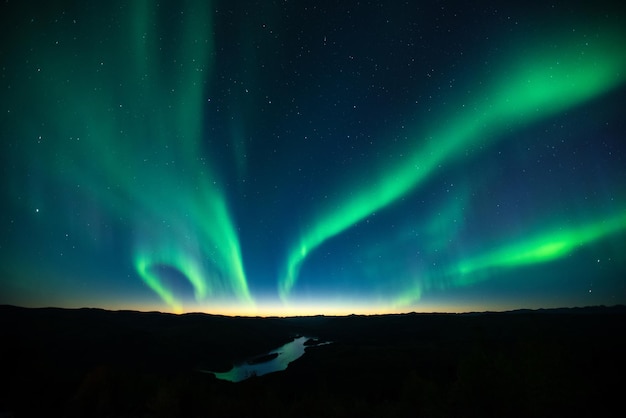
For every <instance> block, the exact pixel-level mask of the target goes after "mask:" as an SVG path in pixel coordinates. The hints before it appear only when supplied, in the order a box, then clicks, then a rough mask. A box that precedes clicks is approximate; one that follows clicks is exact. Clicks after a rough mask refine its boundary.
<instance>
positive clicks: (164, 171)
mask: <svg viewBox="0 0 626 418" xmlns="http://www.w3.org/2000/svg"><path fill="white" fill-rule="evenodd" d="M120 10H121V11H120ZM181 10H184V14H180V16H176V17H175V18H174V17H172V18H168V19H167V20H163V16H159V15H160V14H162V13H163V11H161V10H160V9H159V7H157V5H156V4H155V3H153V2H150V1H138V2H132V5H131V6H130V10H129V11H128V10H127V9H126V8H123V7H122V8H120V9H119V10H118V12H119V13H120V15H119V16H114V17H111V19H114V20H115V21H116V22H119V26H116V27H115V28H111V27H109V26H107V25H106V23H102V22H106V21H107V20H106V19H102V18H101V17H99V16H98V17H94V20H93V22H89V23H88V25H90V26H92V27H93V29H92V30H91V31H90V32H89V33H93V34H97V35H94V37H95V38H96V39H94V38H87V39H84V40H82V42H85V46H84V49H85V50H86V51H89V53H85V54H81V55H78V54H76V53H75V48H76V45H75V44H72V43H71V42H70V41H69V38H68V41H67V42H59V43H58V47H57V48H56V49H54V50H52V49H50V50H49V51H48V50H46V51H43V52H42V53H41V54H42V57H43V58H42V61H43V62H45V63H46V66H44V71H42V73H44V74H45V77H44V76H42V77H41V78H39V79H36V80H34V81H33V83H32V87H31V88H32V90H29V91H28V94H29V96H28V97H32V98H33V100H32V102H33V103H35V104H37V106H38V107H37V106H36V108H37V109H39V108H40V109H41V110H40V112H41V115H43V116H41V117H42V118H43V120H45V121H46V123H45V125H46V126H50V127H51V128H50V131H51V133H50V134H48V135H45V136H46V137H47V138H46V139H47V142H46V143H44V146H49V147H50V149H49V153H48V155H50V157H51V158H50V161H47V162H46V163H47V164H46V165H47V167H48V170H49V172H50V173H51V176H53V177H54V178H56V179H57V180H58V181H59V182H60V183H61V184H63V185H64V186H66V187H67V188H68V189H69V188H71V187H73V186H74V185H76V184H77V183H79V184H80V186H81V187H80V191H79V192H78V193H79V196H81V197H83V198H85V199H88V200H93V201H97V202H98V207H99V208H103V211H104V212H107V213H108V214H109V215H112V217H113V218H118V219H121V220H123V222H128V223H129V224H130V225H129V227H130V229H132V231H133V236H134V248H133V254H132V262H133V264H134V266H135V270H136V272H137V274H138V276H139V277H140V278H141V279H142V280H143V281H144V282H145V284H146V285H147V286H148V288H150V289H151V290H152V291H154V292H155V293H156V294H157V295H158V296H159V297H160V298H161V299H162V300H163V302H165V303H166V304H167V305H168V306H170V307H171V308H172V309H173V310H175V311H180V310H182V309H183V306H184V302H185V301H184V300H179V299H178V298H177V296H176V295H175V294H174V293H173V291H172V289H168V288H167V286H166V284H165V283H164V282H163V281H162V280H160V278H159V277H158V274H157V270H156V269H155V268H154V267H155V266H159V265H167V266H170V267H172V268H174V269H176V270H178V271H179V272H180V273H181V275H182V276H183V277H185V278H186V280H188V281H189V283H190V284H191V285H192V287H193V289H194V296H195V299H196V301H197V302H207V303H210V302H212V301H214V300H216V299H219V300H220V301H224V300H229V299H230V298H232V299H236V300H237V301H238V302H240V303H243V304H252V303H253V302H252V298H251V295H250V292H249V289H248V284H247V280H246V275H245V272H244V268H243V261H242V256H241V251H240V245H239V240H238V236H237V232H236V227H235V225H234V222H233V220H232V219H231V215H230V212H229V208H228V205H227V203H226V201H225V198H224V195H223V192H222V189H221V187H220V182H219V181H218V180H219V179H218V178H217V177H216V175H215V173H214V172H213V170H212V168H211V167H210V164H209V163H210V161H207V160H206V159H204V158H202V156H203V155H205V150H203V149H202V146H201V143H202V142H204V141H203V135H204V126H203V106H204V103H205V92H206V81H207V80H208V79H209V77H210V76H211V69H212V63H211V55H212V49H213V43H212V22H211V15H212V8H211V5H210V3H208V2H203V1H196V2H187V3H185V6H184V7H183V9H181ZM164 33H165V34H170V35H172V36H174V37H175V39H168V40H167V42H166V41H164V40H163V38H164V35H163V34H164ZM62 35H63V34H62ZM67 36H68V37H69V36H71V34H69V35H67ZM65 45H67V46H65ZM87 45H88V46H87ZM46 54H49V56H48V57H47V59H46ZM42 92H43V93H42ZM42 125H44V124H42ZM34 134H36V133H34ZM68 138H69V139H68ZM94 167H97V169H94Z"/></svg>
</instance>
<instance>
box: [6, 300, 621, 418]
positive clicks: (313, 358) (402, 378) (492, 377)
mask: <svg viewBox="0 0 626 418" xmlns="http://www.w3.org/2000/svg"><path fill="white" fill-rule="evenodd" d="M625 320H626V307H624V306H617V307H590V308H576V309H549V310H518V311H511V312H504V313H494V312H485V313H471V314H415V313H412V314H404V315H377V316H359V315H351V316H345V317H327V316H315V317H294V318H244V317H225V316H216V315H207V314H186V315H171V314H162V313H157V312H132V311H116V312H111V311H105V310H100V309H56V308H46V309H26V308H19V307H13V306H0V327H1V330H2V343H1V344H0V350H1V351H0V370H1V371H2V377H3V389H2V392H1V394H0V416H2V414H5V415H8V416H10V415H11V414H12V415H14V416H44V415H45V416H59V415H60V416H146V417H148V416H185V417H187V416H220V417H224V416H272V417H280V416H330V417H332V416H359V417H367V416H387V417H391V416H443V417H445V416H481V417H482V416H507V417H510V416H563V415H577V416H580V415H581V414H583V415H584V414H587V415H602V414H603V413H608V412H609V411H610V410H611V408H613V407H615V406H618V405H619V402H620V401H621V396H622V393H621V392H622V389H623V385H621V384H620V383H618V384H614V383H612V382H613V381H614V380H615V379H619V380H621V379H622V378H623V374H624V371H625V370H626V368H625V365H626V361H625V359H624V354H623V353H624V352H626V336H625V335H624V331H623V330H624V325H625V324H626V321H625ZM295 335H307V336H311V337H317V338H319V339H321V340H326V341H332V344H328V345H323V346H319V347H312V348H307V353H306V354H305V355H304V356H303V357H302V358H300V359H299V360H297V361H295V362H294V363H292V364H291V365H290V366H289V367H288V369H287V370H286V371H284V372H278V373H272V374H269V375H266V376H262V377H256V378H252V379H249V380H247V381H244V382H241V383H236V384H235V383H230V382H224V381H220V380H217V379H215V378H214V377H213V376H212V375H210V374H203V373H199V372H198V371H197V370H198V369H199V368H202V369H211V370H216V371H217V370H224V371H225V370H227V369H229V368H230V366H231V365H232V364H233V363H235V362H240V361H243V360H245V359H250V358H252V357H254V356H262V355H263V354H265V353H267V351H269V350H271V349H273V348H275V347H278V346H280V345H282V344H284V343H285V342H287V341H289V340H291V339H292V338H293V336H295Z"/></svg>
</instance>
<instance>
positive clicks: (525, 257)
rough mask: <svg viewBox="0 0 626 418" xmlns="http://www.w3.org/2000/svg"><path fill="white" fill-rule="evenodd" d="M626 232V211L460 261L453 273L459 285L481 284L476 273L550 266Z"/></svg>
mask: <svg viewBox="0 0 626 418" xmlns="http://www.w3.org/2000/svg"><path fill="white" fill-rule="evenodd" d="M623 230H626V211H624V212H623V213H621V214H619V215H617V216H614V217H611V218H606V219H603V220H602V221H598V222H595V223H590V224H587V225H584V226H581V227H578V228H569V229H561V230H556V231H554V232H549V233H544V234H541V235H539V236H537V237H535V238H532V239H527V240H525V241H522V242H520V243H517V244H513V245H509V246H505V247H503V248H500V249H497V250H495V251H492V252H491V253H488V254H485V255H482V256H479V257H475V258H472V259H469V260H465V261H462V262H460V263H459V264H458V265H457V266H456V268H455V270H453V271H452V272H451V273H450V274H451V275H452V276H453V277H456V280H455V282H456V284H457V285H467V284H472V283H474V282H477V281H480V277H479V276H480V275H474V273H477V272H480V271H483V270H486V269H491V268H514V267H519V266H524V265H530V264H538V263H547V262H550V261H553V260H556V259H559V258H562V257H564V256H566V255H568V254H570V253H572V252H573V251H576V250H577V249H578V248H580V247H582V246H584V245H587V244H590V243H592V242H594V241H598V240H600V239H602V238H605V237H607V236H609V235H612V234H615V233H618V232H620V231H623Z"/></svg>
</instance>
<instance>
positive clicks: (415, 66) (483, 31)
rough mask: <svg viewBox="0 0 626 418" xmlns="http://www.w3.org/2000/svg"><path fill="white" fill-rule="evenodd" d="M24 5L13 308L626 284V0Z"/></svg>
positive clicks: (208, 306) (19, 40) (7, 35)
mask: <svg viewBox="0 0 626 418" xmlns="http://www.w3.org/2000/svg"><path fill="white" fill-rule="evenodd" d="M39 6H40V5H37V4H36V3H33V4H29V2H25V3H23V4H22V3H21V4H8V3H7V4H4V5H3V6H2V10H1V12H2V13H1V15H2V23H3V27H4V28H5V29H4V36H3V38H4V39H3V46H2V50H1V51H2V54H1V55H0V60H1V64H2V66H1V69H2V73H1V76H2V77H1V78H0V82H1V83H2V84H1V86H0V87H1V88H2V89H3V93H2V98H1V99H0V104H1V105H2V109H0V110H1V115H2V116H0V134H1V137H2V147H3V150H2V151H3V152H2V169H3V176H2V186H3V187H2V192H1V193H2V201H3V208H5V209H4V210H3V213H2V215H0V221H1V222H2V231H3V234H2V238H1V239H0V256H1V257H2V263H1V265H2V268H1V270H0V273H1V276H0V303H10V304H17V305H25V306H67V307H75V306H97V307H104V308H112V309H138V310H146V309H156V310H163V311H173V312H186V311H206V312H211V313H225V314H261V315H265V314H278V315H290V314H316V313H327V314H336V313H342V314H345V313H352V312H363V313H385V312H398V311H401V312H405V311H463V310H487V309H497V310H502V309H515V308H536V307H554V306H582V305H594V304H605V305H613V304H618V303H626V258H625V257H624V256H623V254H626V187H625V186H624V185H626V169H625V168H624V167H626V163H625V161H624V159H625V158H624V157H625V154H624V153H625V152H626V149H625V147H624V144H626V137H625V135H626V123H625V122H624V118H623V110H622V107H623V106H622V104H623V103H624V98H625V92H626V52H624V48H623V45H624V44H625V41H626V31H624V29H623V27H624V25H623V22H624V21H625V18H626V14H625V12H624V10H622V9H621V8H619V7H616V6H613V5H611V3H610V2H609V3H607V4H604V3H602V2H600V3H596V4H593V5H590V6H578V5H572V4H570V3H567V2H563V3H555V4H550V5H540V4H537V5H526V6H524V7H517V6H516V5H502V4H496V3H493V4H492V3H485V4H483V5H480V6H472V5H467V4H464V3H463V2H458V3H457V2H444V3H442V4H440V3H436V4H435V3H434V2H433V4H425V5H420V6H416V5H412V4H404V5H399V4H398V5H396V4H394V3H389V2H379V3H368V4H358V5H356V4H355V5H347V4H343V5H337V4H335V3H334V2H328V3H326V2H322V3H320V4H316V5H315V6H310V7H309V6H304V5H302V4H289V3H284V4H279V5H277V4H264V5H260V6H259V5H258V4H252V3H250V4H248V3H247V2H237V4H231V2H225V1H214V2H200V1H188V2H183V3H180V4H176V5H174V4H171V5H162V4H156V3H153V2H149V1H140V2H133V3H132V5H128V4H126V3H124V2H119V3H118V2H113V3H107V4H96V5H92V4H89V5H82V4H81V5H76V4H74V3H70V2H67V3H65V2H58V3H55V4H54V5H46V6H45V7H39Z"/></svg>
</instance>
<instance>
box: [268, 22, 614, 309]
mask: <svg viewBox="0 0 626 418" xmlns="http://www.w3.org/2000/svg"><path fill="white" fill-rule="evenodd" d="M552 41H554V43H555V44H559V45H563V47H562V48H560V49H554V48H552V49H540V48H537V50H536V51H535V52H534V53H531V54H524V56H523V57H520V58H518V59H517V60H513V61H517V62H514V64H517V65H513V66H512V68H514V69H515V70H513V71H511V72H509V73H507V72H503V75H502V76H501V78H500V79H499V80H498V82H497V83H495V85H494V86H492V88H490V89H486V90H485V94H484V96H482V97H480V98H477V100H476V101H475V105H474V106H473V109H472V110H469V111H466V112H465V113H464V114H462V115H461V116H460V117H456V118H453V119H452V121H451V122H449V123H446V127H445V128H442V129H441V128H440V129H433V130H432V135H427V136H425V135H419V134H415V138H416V142H417V143H419V144H420V146H419V147H417V148H416V149H415V150H414V151H413V152H412V154H411V155H410V157H409V158H407V159H406V160H404V161H403V162H401V163H400V164H399V165H397V166H394V167H391V168H390V169H389V170H387V171H386V173H385V174H384V175H383V176H380V177H378V178H374V179H368V180H369V181H368V183H367V185H366V187H363V188H361V189H359V190H356V191H355V192H354V193H352V194H351V195H350V196H351V197H350V199H349V200H346V201H343V202H340V203H339V204H338V205H337V207H336V208H335V209H334V210H332V211H331V212H328V213H326V214H324V215H323V216H322V217H320V218H319V219H318V220H317V221H316V222H314V223H313V225H311V226H310V228H309V229H308V230H306V231H305V233H304V234H302V236H301V237H300V240H299V243H298V244H297V245H296V246H295V247H294V248H292V249H291V250H290V251H289V252H288V256H287V262H286V268H285V270H284V274H283V275H282V276H281V277H280V279H279V294H280V296H281V298H282V299H283V300H285V299H286V298H287V297H288V296H289V294H290V292H291V291H292V289H293V287H294V285H295V284H296V282H297V279H298V276H299V273H300V269H301V268H302V264H303V263H304V260H305V259H306V257H307V255H308V254H309V253H310V252H311V251H314V250H315V249H316V248H317V247H319V246H320V245H321V244H322V243H324V242H325V241H326V240H328V239H330V238H332V237H334V236H335V235H337V234H340V233H342V232H343V231H345V230H346V229H348V228H350V227H351V226H353V225H355V224H356V223H358V222H359V221H361V220H363V219H364V218H365V217H367V216H368V215H370V214H372V213H373V212H375V211H377V210H380V209H382V208H384V207H385V206H387V205H389V204H390V203H391V202H393V201H395V200H397V199H398V198H400V197H401V196H403V195H405V194H406V193H408V192H409V191H411V190H413V189H414V188H415V187H417V186H418V185H420V184H421V183H423V182H424V181H425V180H426V179H428V178H429V177H430V176H431V175H432V174H433V173H434V172H436V171H437V170H438V168H439V167H440V166H441V165H443V164H449V163H451V162H453V161H454V160H457V159H460V158H463V157H464V156H465V154H466V152H467V151H468V150H470V149H477V148H478V147H479V146H484V145H487V144H488V142H489V141H493V140H495V139H497V138H498V137H499V138H503V137H506V136H505V135H503V133H504V132H505V131H506V130H507V129H511V128H515V127H519V126H522V125H526V124H530V123H532V122H534V121H536V120H539V119H541V118H546V117H549V116H551V115H553V114H556V113H558V112H562V111H564V110H566V109H568V108H571V107H574V106H577V105H579V104H581V103H584V102H585V101H588V100H590V99H593V98H594V97H597V96H599V95H601V94H603V93H605V92H607V91H609V90H611V89H613V88H615V87H616V86H618V85H620V84H621V83H623V81H624V79H625V78H626V55H625V54H624V53H623V38H622V37H619V36H613V35H612V34H607V35H606V36H604V37H602V36H599V37H598V38H597V39H595V41H594V42H592V43H589V44H588V45H581V44H572V43H571V42H566V41H564V40H560V39H553V40H552ZM546 43H548V42H547V41H546ZM424 137H431V138H434V140H430V141H428V142H426V143H424V141H423V140H422V139H421V138H424Z"/></svg>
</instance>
